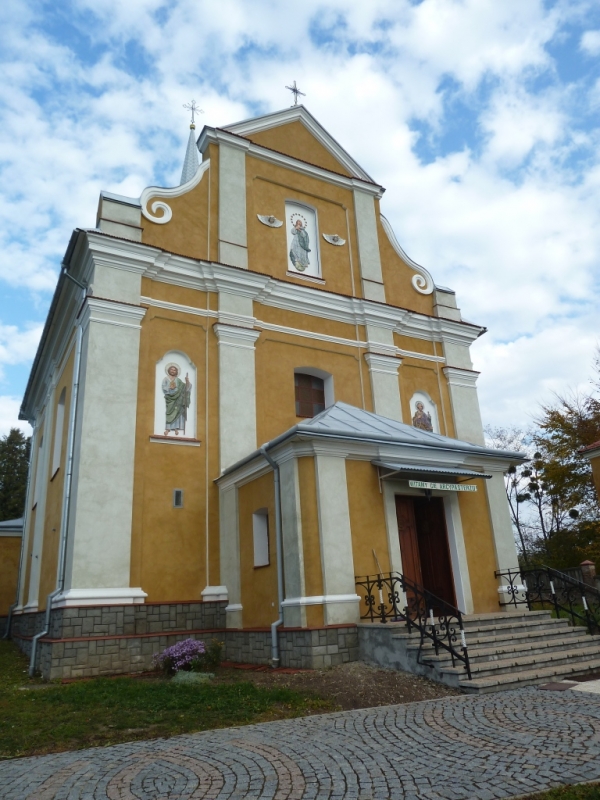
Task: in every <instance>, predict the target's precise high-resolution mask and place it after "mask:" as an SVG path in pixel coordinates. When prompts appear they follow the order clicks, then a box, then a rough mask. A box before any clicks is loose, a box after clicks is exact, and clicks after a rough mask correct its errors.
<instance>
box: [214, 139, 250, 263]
mask: <svg viewBox="0 0 600 800" xmlns="http://www.w3.org/2000/svg"><path fill="white" fill-rule="evenodd" d="M249 146H250V142H247V143H245V142H240V144H239V145H237V143H236V146H233V145H232V144H231V143H229V144H225V143H224V142H221V143H220V144H219V261H220V262H221V263H222V264H231V265H232V266H234V267H243V268H244V269H248V241H247V235H246V150H247V149H248V147H249Z"/></svg>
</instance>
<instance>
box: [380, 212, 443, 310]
mask: <svg viewBox="0 0 600 800" xmlns="http://www.w3.org/2000/svg"><path fill="white" fill-rule="evenodd" d="M378 205H379V204H378ZM395 233H396V236H397V237H398V238H400V239H401V236H400V234H401V231H395ZM377 234H378V238H379V251H380V253H381V273H382V275H383V283H384V285H385V299H386V302H387V303H389V304H390V305H393V306H400V307H401V308H409V309H410V310H411V311H417V312H419V313H421V314H428V315H430V316H431V315H433V294H421V293H420V292H417V291H416V290H415V289H414V287H413V285H412V283H411V281H412V278H413V276H414V275H417V274H418V273H417V272H415V270H414V269H411V268H410V267H409V266H408V264H406V262H405V261H404V260H403V259H401V258H400V256H399V255H398V254H397V253H396V251H395V250H394V248H393V247H392V244H391V242H390V240H389V238H388V235H387V233H386V232H385V230H384V228H383V225H382V224H381V221H380V220H379V218H378V225H377Z"/></svg>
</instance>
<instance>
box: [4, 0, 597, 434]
mask: <svg viewBox="0 0 600 800" xmlns="http://www.w3.org/2000/svg"><path fill="white" fill-rule="evenodd" d="M584 6H585V3H581V2H579V0H559V2H557V3H555V4H554V5H553V7H552V8H549V7H548V4H547V3H545V2H543V0H530V1H529V2H527V3H523V2H522V0H503V2H501V3H500V2H498V0H423V1H422V2H420V3H418V4H415V3H413V2H411V1H410V0H371V2H368V3H365V2H360V0H306V2H304V3H303V4H302V6H301V7H298V6H297V5H291V4H289V3H284V2H282V0H256V1H255V2H253V3H251V4H250V3H248V2H247V0H221V2H219V3H218V4H215V3H214V2H209V0H174V2H171V3H168V4H167V3H165V2H163V0H129V2H126V3H124V2H122V0H101V2H97V0H71V1H70V2H68V3H67V4H65V5H64V6H61V5H60V4H58V6H57V5H56V4H55V6H53V11H52V13H53V14H56V15H58V16H60V15H64V20H63V21H64V26H63V27H64V30H65V31H67V30H70V28H69V26H71V25H73V26H75V28H76V29H78V31H79V34H80V35H81V37H82V39H83V40H84V41H87V42H88V44H89V52H86V53H78V52H76V51H75V50H74V47H73V45H72V44H71V41H75V40H76V38H77V36H76V34H73V39H72V40H71V39H70V38H69V37H67V35H66V34H65V35H64V37H63V38H62V39H61V40H60V41H59V40H57V38H56V35H51V33H50V32H49V31H50V30H51V29H52V30H57V29H58V28H57V27H56V26H54V28H50V26H49V27H48V29H47V30H46V29H45V28H44V25H43V15H42V17H41V19H40V15H39V14H38V15H36V14H34V13H33V12H32V11H31V10H26V9H24V7H23V4H22V3H21V2H20V0H5V3H3V4H2V8H1V9H0V17H1V18H2V19H1V24H0V53H1V54H2V55H0V62H1V63H2V69H3V74H4V75H5V80H4V81H3V82H2V84H0V109H1V113H2V125H1V126H0V152H1V153H2V158H1V160H0V217H1V219H2V225H1V226H0V280H1V281H4V282H5V284H9V285H11V286H12V287H15V288H16V289H19V288H21V290H22V291H23V297H24V298H28V295H27V292H28V291H34V292H37V293H46V296H48V293H49V291H50V290H52V289H53V287H54V285H55V282H56V273H57V269H58V265H59V263H60V259H61V257H62V255H63V253H64V250H65V248H66V245H67V242H68V237H69V234H70V231H71V229H72V228H74V227H76V226H82V227H87V226H90V225H93V224H94V221H95V213H96V205H97V198H98V192H99V190H100V189H102V188H104V189H109V190H113V191H119V192H122V193H124V194H131V195H137V194H139V193H140V192H141V190H142V189H143V188H144V186H146V185H149V184H156V183H165V184H169V183H171V182H176V181H177V180H178V177H179V172H180V169H181V159H182V158H183V154H184V150H185V141H186V139H187V112H185V111H184V110H183V109H182V104H183V103H185V102H187V101H189V100H190V99H191V97H195V98H196V100H197V101H198V102H199V103H200V105H201V106H202V108H203V109H204V110H205V114H204V115H203V117H202V118H201V122H206V123H208V124H211V125H224V124H227V123H228V122H232V121H235V120H238V119H242V118H245V117H248V116H251V115H253V114H255V113H258V111H260V110H265V111H268V110H272V109H276V108H281V107H283V106H285V105H287V104H289V103H290V98H289V97H288V96H287V92H286V91H285V88H284V86H285V84H287V83H289V82H290V81H291V80H294V79H296V80H297V81H298V83H299V85H300V87H301V88H302V89H303V91H306V92H307V95H308V97H307V98H306V101H305V102H306V105H307V106H308V108H309V109H310V110H311V112H312V113H313V114H314V115H315V116H316V117H317V118H318V119H319V120H320V121H321V122H322V123H323V124H324V125H325V127H326V128H327V129H328V130H329V131H330V132H331V133H332V134H333V135H334V136H335V137H336V138H337V139H338V140H339V141H340V142H341V144H342V145H343V146H344V147H346V148H347V149H348V150H349V151H350V152H351V153H352V155H353V156H355V157H356V159H357V160H358V161H359V162H360V163H361V164H363V166H364V167H365V168H366V169H367V170H368V171H369V172H370V173H371V174H372V175H373V177H374V178H375V179H376V180H377V181H380V182H381V183H383V184H384V185H385V186H386V187H387V189H388V191H387V193H386V195H385V196H384V198H383V201H382V209H383V211H384V213H386V215H387V216H388V217H389V218H390V221H391V222H392V224H393V226H394V228H395V229H396V232H397V235H398V237H399V239H400V241H401V243H402V244H403V246H405V248H406V250H407V252H409V254H410V255H411V256H412V257H414V258H415V259H416V260H417V261H420V262H421V263H423V264H424V265H425V266H427V267H428V268H429V269H430V270H431V272H432V273H433V275H434V277H435V279H436V280H437V281H438V282H439V283H440V284H442V285H449V286H451V287H453V288H455V289H456V290H457V294H458V301H459V305H460V306H461V307H462V310H463V314H464V316H465V317H466V318H468V319H472V320H473V321H475V322H478V323H481V324H485V325H487V326H488V327H489V328H490V333H489V334H488V335H487V336H486V337H483V339H482V340H480V342H478V343H477V345H476V347H475V353H476V354H477V359H478V360H479V363H481V364H483V365H484V372H483V375H482V378H481V387H482V390H481V391H482V400H483V405H484V415H485V416H486V418H488V419H490V421H492V420H491V417H493V418H494V421H496V422H498V421H501V420H503V421H504V422H507V423H508V422H510V421H511V419H513V418H514V417H515V415H517V416H519V420H520V419H521V417H522V416H523V415H524V414H526V413H527V409H528V408H530V407H531V405H532V404H534V403H535V397H536V396H539V397H546V396H547V394H548V392H549V391H551V389H558V390H560V386H561V385H562V384H566V383H573V384H577V383H578V382H580V381H585V378H586V376H587V374H588V373H589V363H590V348H591V349H593V345H592V344H591V343H590V342H591V340H590V336H589V330H590V329H591V328H593V324H592V320H593V319H594V317H593V313H594V312H593V309H592V303H593V300H592V298H593V297H594V296H597V294H598V289H599V286H598V274H599V272H600V271H599V270H598V254H599V253H600V232H599V231H598V226H597V224H596V221H597V209H598V207H600V157H599V156H598V153H600V148H599V147H598V144H599V143H598V142H597V139H598V138H599V137H598V132H597V131H594V130H591V129H584V128H583V127H582V123H581V120H580V119H579V117H578V113H577V112H576V111H574V110H573V108H574V102H575V100H574V98H576V97H577V95H578V92H579V91H580V90H579V87H578V85H577V84H574V85H568V84H567V83H561V82H560V80H559V79H558V78H557V70H556V63H555V60H554V57H553V56H552V55H550V53H549V51H548V49H547V45H548V43H549V42H551V41H553V40H554V39H556V37H560V36H561V35H562V33H563V32H564V30H563V26H565V23H569V24H571V23H573V22H574V21H577V20H578V19H580V18H582V14H583V12H584V11H585V9H584ZM40 13H41V12H40ZM48 13H50V12H48ZM587 24H588V25H590V24H591V23H590V22H589V21H588V22H587ZM59 35H60V34H59ZM576 47H577V46H575V51H574V52H575V55H576V54H577V49H576ZM580 49H581V50H582V51H583V52H585V53H587V54H590V55H593V54H595V53H598V52H600V30H588V31H586V32H585V33H584V34H583V36H582V37H581V40H580ZM94 53H97V54H98V55H93V54H94ZM132 53H133V55H132ZM583 61H584V62H586V63H587V59H583ZM540 76H543V77H544V81H542V82H540V83H536V82H535V81H536V79H537V78H539V77H540ZM586 91H587V89H586ZM598 97H600V89H599V90H598ZM589 98H590V100H591V102H592V103H593V102H595V101H594V94H593V91H592V92H591V93H590V95H589ZM450 101H460V102H462V103H463V105H464V107H465V108H466V109H467V110H468V112H469V113H467V114H466V116H465V122H464V127H465V130H464V131H459V134H462V133H464V136H463V139H462V140H461V138H460V135H458V134H457V142H458V143H457V144H456V145H455V146H454V147H452V148H451V152H447V151H442V150H441V149H440V148H439V145H438V144H437V142H438V139H437V138H436V137H443V136H444V135H445V134H446V133H447V131H448V130H452V129H453V125H455V127H456V120H455V119H454V112H453V111H452V110H451V109H453V108H454V107H455V106H454V105H452V103H451V102H450ZM449 109H450V110H449ZM415 120H418V121H419V122H420V123H423V124H425V126H426V127H427V130H428V131H430V132H431V142H432V144H431V147H432V149H433V155H432V158H431V159H430V161H429V163H423V162H422V161H420V160H419V159H418V158H417V156H416V154H415V150H414V148H415V145H416V143H417V141H418V137H419V135H418V134H417V133H416V132H415V130H414V124H415ZM423 137H425V134H423ZM463 141H464V142H468V144H463V143H462V142H463ZM422 143H423V140H421V144H422ZM436 147H437V148H438V149H437V151H436V149H435V148H436ZM582 153H583V154H584V155H583V156H582ZM574 155H577V157H578V158H580V162H577V163H576V162H574V161H573V157H574ZM26 316H27V318H28V319H30V318H31V316H32V315H31V314H30V313H29V312H28V313H27V314H26ZM35 330H37V333H36V332H35ZM35 330H34V328H31V329H17V328H14V327H11V326H2V325H0V369H1V367H2V365H3V364H4V365H7V366H8V365H10V364H14V363H17V362H18V363H23V361H25V360H27V359H31V358H32V357H33V352H34V350H35V342H36V336H39V326H38V328H37V329H35ZM558 332H562V334H563V335H564V336H568V337H569V338H568V343H567V344H565V345H564V346H561V345H560V343H559V342H558V339H557V338H556V337H557V336H558ZM540 349H541V350H543V351H544V352H543V353H542V354H541V355H540V354H538V350H540ZM549 350H551V351H552V352H555V353H556V358H548V357H547V356H546V353H547V352H548V351H549ZM569 352H570V353H571V357H569V356H568V355H567V353H569ZM561 354H562V355H561ZM15 359H16V361H15ZM536 359H537V360H536ZM540 363H542V364H543V365H544V366H543V369H542V368H538V364H540ZM576 373H581V374H580V375H579V377H577V375H576ZM494 386H495V387H496V389H495V390H494V388H493V387H494ZM498 387H501V390H499V389H498ZM22 389H23V387H22V386H18V387H15V389H14V391H13V389H12V387H11V389H10V391H11V393H12V394H14V395H15V396H16V395H17V394H18V393H19V391H22ZM499 391H500V394H501V396H502V399H501V400H498V397H499V396H500V395H499ZM536 393H537V394H536ZM522 398H525V399H522ZM9 399H10V398H9Z"/></svg>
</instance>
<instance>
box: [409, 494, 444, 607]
mask: <svg viewBox="0 0 600 800" xmlns="http://www.w3.org/2000/svg"><path fill="white" fill-rule="evenodd" d="M396 516H397V518H398V531H399V534H400V552H401V555H402V572H403V574H404V576H405V577H406V578H408V580H410V581H413V583H418V584H419V585H420V586H423V587H424V588H425V589H427V590H428V591H430V592H431V593H432V594H434V595H435V596H436V597H439V598H440V599H441V600H445V601H446V602H447V603H450V604H451V605H452V606H454V607H456V595H455V593H454V580H453V577H452V564H451V562H450V548H449V546H448V532H447V530H446V517H445V514H444V501H443V500H442V498H441V497H429V498H428V497H407V496H405V495H396Z"/></svg>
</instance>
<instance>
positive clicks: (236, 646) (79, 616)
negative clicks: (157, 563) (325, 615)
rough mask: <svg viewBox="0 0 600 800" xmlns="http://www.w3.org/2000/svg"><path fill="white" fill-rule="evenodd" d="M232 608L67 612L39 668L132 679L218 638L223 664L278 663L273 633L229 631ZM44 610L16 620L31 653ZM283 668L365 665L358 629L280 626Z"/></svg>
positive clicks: (43, 647)
mask: <svg viewBox="0 0 600 800" xmlns="http://www.w3.org/2000/svg"><path fill="white" fill-rule="evenodd" d="M226 605H227V603H226V602H208V603H161V604H158V603H157V604H154V603H145V604H140V605H127V606H87V607H79V608H60V609H56V610H54V611H52V612H51V615H50V628H49V631H48V634H47V636H44V637H43V638H42V639H40V640H39V641H38V647H37V657H36V668H37V670H38V672H39V673H40V674H41V675H42V677H43V678H45V679H46V680H57V679H63V678H85V677H96V676H99V675H116V674H128V673H135V672H144V671H146V670H149V669H152V666H153V657H154V654H155V653H160V652H161V651H162V650H164V649H165V647H170V646H171V645H173V644H175V643H176V642H179V641H181V640H182V639H188V638H192V639H203V640H210V639H212V638H217V639H219V640H220V641H222V642H223V643H224V645H225V647H224V653H223V656H224V660H227V661H234V662H238V663H244V664H271V631H270V629H269V628H266V629H259V630H227V629H225V606H226ZM44 621H45V614H44V612H37V613H31V614H17V615H15V616H14V617H13V621H12V629H11V637H12V638H13V639H14V641H15V643H16V644H17V645H18V646H19V647H20V648H21V650H22V651H23V652H24V653H26V654H27V655H30V653H31V642H32V639H33V636H35V635H36V634H37V633H39V632H40V631H42V630H43V628H44ZM278 635H279V651H280V666H282V667H292V668H296V669H318V668H321V667H329V666H335V665H337V664H343V663H345V662H347V661H356V660H357V659H358V632H357V628H356V625H340V626H331V627H327V628H320V629H304V628H280V629H279V634H278Z"/></svg>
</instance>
